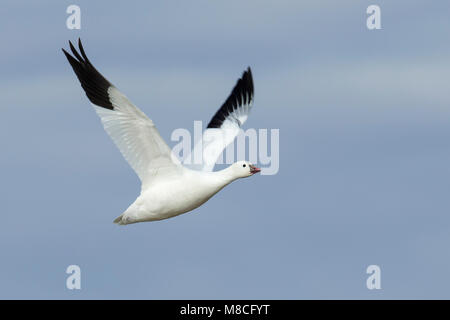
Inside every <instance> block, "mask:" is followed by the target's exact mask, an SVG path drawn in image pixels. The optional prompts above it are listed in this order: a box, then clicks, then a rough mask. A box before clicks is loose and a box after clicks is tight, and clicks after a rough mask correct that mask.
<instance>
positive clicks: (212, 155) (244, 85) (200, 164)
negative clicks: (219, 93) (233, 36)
mask: <svg viewBox="0 0 450 320" xmlns="http://www.w3.org/2000/svg"><path fill="white" fill-rule="evenodd" d="M253 97H254V87H253V78H252V72H251V70H250V67H249V68H247V70H246V71H245V72H244V73H243V74H242V77H241V78H240V79H239V80H238V81H237V83H236V85H235V87H234V88H233V90H232V91H231V93H230V95H229V97H228V98H227V100H226V101H225V102H224V104H223V105H222V106H221V107H220V108H219V110H218V111H217V112H216V114H215V115H214V116H213V117H212V119H211V121H210V122H209V124H208V126H207V129H206V130H205V131H204V132H203V136H202V139H201V140H200V141H199V142H197V143H196V145H195V147H194V149H193V151H192V153H191V154H190V155H188V156H187V157H186V158H185V159H184V164H185V165H186V166H188V167H190V168H192V169H196V170H203V171H212V170H213V168H214V165H215V163H216V161H217V159H218V158H219V156H220V154H221V153H222V152H223V150H225V148H226V147H227V146H228V145H229V144H230V143H232V142H233V140H234V139H235V138H236V136H237V135H238V133H239V129H240V128H241V127H242V125H243V124H244V123H245V121H247V118H248V115H249V113H250V110H251V108H252V106H253Z"/></svg>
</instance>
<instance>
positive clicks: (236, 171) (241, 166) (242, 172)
mask: <svg viewBox="0 0 450 320" xmlns="http://www.w3.org/2000/svg"><path fill="white" fill-rule="evenodd" d="M230 169H231V170H232V171H233V175H235V176H236V177H238V178H246V177H250V176H252V175H254V174H255V173H258V172H260V171H261V169H260V168H257V167H255V166H254V165H252V164H251V163H250V162H248V161H238V162H235V163H233V164H232V165H231V166H230Z"/></svg>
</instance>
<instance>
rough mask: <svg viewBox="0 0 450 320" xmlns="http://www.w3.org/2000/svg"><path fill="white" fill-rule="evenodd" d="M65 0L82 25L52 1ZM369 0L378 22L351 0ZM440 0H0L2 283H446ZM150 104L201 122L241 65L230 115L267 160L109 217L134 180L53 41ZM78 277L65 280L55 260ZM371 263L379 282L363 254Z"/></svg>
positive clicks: (384, 292)
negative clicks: (145, 215) (156, 204)
mask: <svg viewBox="0 0 450 320" xmlns="http://www.w3.org/2000/svg"><path fill="white" fill-rule="evenodd" d="M70 4H77V5H79V6H80V7H81V19H82V20H81V30H68V29H67V28H66V19H67V17H68V14H66V8H67V7H68V6H69V5H70ZM371 4H378V5H379V6H380V7H381V24H382V29H381V30H373V31H371V30H368V29H367V27H366V18H367V14H366V8H367V7H368V6H369V5H371ZM449 12H450V3H449V2H448V1H432V2H430V1H406V0H403V1H350V0H347V1H331V0H330V1H261V0H259V1H237V0H229V1H207V0H204V1H198V0H193V1H188V2H187V1H173V0H168V1H133V2H131V3H130V2H121V3H117V4H113V3H111V2H110V1H95V2H93V1H76V2H72V1H42V0H41V1H33V2H30V1H2V6H1V8H0V17H1V19H0V38H1V39H2V44H1V51H0V52H1V59H0V110H1V117H0V152H1V155H2V156H1V157H0V173H1V175H0V200H1V204H2V209H1V219H0V257H1V258H0V298H3V299H13V298H14V299H16V298H27V299H29V298H38V299H47V298H58V299H94V298H101V299H117V298H121V299H122V298H123V299H228V298H234V299H317V298H318V299H334V298H338V299H349V298H354V299H392V298H402V299H410V298H425V299H428V298H438V299H440V298H446V299H449V298H450V290H449V286H450V274H449V270H450V249H449V248H450V246H449V244H450V197H449V191H450V168H449V164H450V139H449V138H450V90H449V89H450V42H449V41H448V39H449V38H448V37H449V36H448V35H449V31H450V19H449V16H448V13H449ZM78 37H81V38H82V39H83V43H84V47H85V50H86V52H87V55H88V56H89V58H90V60H91V61H92V62H93V64H94V65H95V66H96V67H97V68H98V69H99V70H100V71H101V72H102V73H103V74H104V75H105V76H106V77H107V78H108V79H109V80H110V81H111V82H112V83H114V84H115V85H116V86H117V87H118V88H119V89H120V90H121V91H123V92H124V93H125V94H126V95H127V96H128V97H129V98H130V99H131V100H132V101H133V102H134V103H135V104H136V105H137V106H139V107H140V108H141V109H142V110H143V111H144V112H145V113H146V114H147V115H148V116H149V117H150V118H152V119H153V120H154V122H155V123H156V125H157V127H158V129H159V130H160V132H161V135H162V136H163V138H165V139H166V141H168V142H169V144H170V145H174V143H172V142H170V141H169V139H170V135H171V133H172V131H173V130H174V129H176V128H187V129H190V130H191V129H192V128H193V121H194V120H203V121H204V122H206V121H209V119H210V117H211V116H212V115H213V114H214V112H215V111H216V109H217V108H218V107H219V106H220V105H221V103H222V102H223V101H224V100H225V99H226V97H227V95H228V94H229V92H230V90H231V88H232V87H233V85H234V83H235V81H236V80H237V78H238V77H239V76H240V75H241V73H242V71H243V70H244V69H245V68H246V67H247V66H251V68H252V71H253V76H254V82H255V105H254V108H253V111H252V114H251V116H250V118H249V120H248V122H247V123H246V125H245V128H256V129H259V128H265V129H272V128H274V129H279V130H280V155H279V159H280V170H279V172H278V174H276V175H272V176H261V175H258V176H254V177H252V178H250V179H243V180H239V181H236V182H234V183H233V184H231V185H230V186H228V187H227V188H225V189H224V190H222V191H221V192H220V193H218V194H217V195H216V196H215V197H213V198H212V199H211V200H210V201H209V202H207V203H206V204H205V205H203V206H202V207H200V208H198V209H196V210H195V211H193V212H191V213H188V214H184V215H181V216H179V217H176V218H174V219H169V220H164V221H160V222H153V223H140V224H135V225H129V226H126V227H118V226H117V225H114V224H113V223H112V220H113V219H114V218H115V217H117V216H118V215H119V214H121V213H122V212H123V211H124V210H125V209H126V208H127V207H128V205H129V204H131V203H132V202H133V201H134V200H135V198H136V197H137V196H138V194H139V191H140V185H139V180H138V178H137V176H136V175H135V174H134V172H133V171H132V169H131V168H130V167H129V166H128V164H127V163H126V161H125V160H124V159H123V158H122V157H121V155H120V153H119V152H118V150H117V149H116V147H115V146H114V144H113V143H112V142H111V140H110V138H109V137H108V136H107V135H106V133H105V132H104V131H103V128H102V126H101V124H100V121H99V119H98V117H97V116H96V115H95V112H94V111H93V110H92V107H91V106H90V104H89V102H88V99H87V98H86V96H85V95H84V92H83V91H82V89H81V87H80V85H79V83H78V81H77V79H76V77H75V75H74V73H73V71H72V70H71V68H70V66H69V64H68V63H67V61H66V59H65V57H64V56H63V54H62V52H61V47H64V48H68V43H67V41H68V40H72V41H75V40H77V38H78ZM71 264H76V265H79V266H80V267H81V272H82V279H81V281H82V284H81V285H82V289H81V290H68V289H67V288H66V278H67V277H68V275H67V274H66V273H65V271H66V268H67V266H69V265H71ZM372 264H376V265H379V266H380V268H381V286H382V289H381V290H368V289H367V288H366V279H367V277H368V275H367V274H366V268H367V267H368V266H369V265H372Z"/></svg>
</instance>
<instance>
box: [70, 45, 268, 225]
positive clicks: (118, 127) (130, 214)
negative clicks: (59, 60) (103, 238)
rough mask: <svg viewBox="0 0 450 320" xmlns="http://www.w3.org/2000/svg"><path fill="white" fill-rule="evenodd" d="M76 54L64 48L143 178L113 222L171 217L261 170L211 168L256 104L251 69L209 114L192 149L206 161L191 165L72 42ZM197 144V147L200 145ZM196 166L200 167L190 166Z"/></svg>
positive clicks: (242, 163)
mask: <svg viewBox="0 0 450 320" xmlns="http://www.w3.org/2000/svg"><path fill="white" fill-rule="evenodd" d="M69 43H70V49H71V51H72V53H73V56H72V55H70V54H69V53H68V52H67V51H65V50H64V49H63V52H64V54H65V55H66V57H67V60H68V61H69V63H70V65H71V66H72V68H73V70H74V72H75V74H76V75H77V77H78V79H79V80H80V83H81V86H82V88H83V89H84V91H85V93H86V95H87V97H88V98H89V100H90V101H91V102H92V104H93V106H94V109H95V111H96V112H97V114H98V116H99V117H100V119H101V121H102V124H103V127H104V129H105V131H106V132H107V133H108V134H109V136H110V137H111V138H112V140H113V141H114V143H115V144H116V146H117V147H118V149H119V150H120V152H121V153H122V155H123V156H124V158H125V159H126V160H127V161H128V163H129V164H130V166H131V167H132V168H133V170H134V171H135V172H136V174H137V175H138V177H139V179H140V180H141V183H142V186H141V194H140V195H139V197H138V198H137V199H136V201H134V202H133V203H132V204H131V205H130V206H129V207H128V209H127V210H126V211H125V212H124V213H122V214H121V215H120V216H119V217H117V218H116V219H115V220H114V222H115V223H117V224H120V225H125V224H131V223H137V222H144V221H155V220H162V219H167V218H171V217H174V216H177V215H180V214H182V213H185V212H188V211H191V210H193V209H195V208H197V207H199V206H201V205H202V204H203V203H205V202H206V201H208V200H209V199H210V198H211V197H212V196H213V195H215V194H216V193H217V192H219V191H220V190H221V189H222V188H223V187H225V186H226V185H228V184H229V183H231V182H232V181H234V180H236V179H238V178H245V177H249V176H252V175H254V174H255V173H257V172H259V171H260V169H258V168H256V167H255V166H253V165H252V164H251V163H249V162H246V161H238V162H236V163H234V164H232V165H231V166H229V167H228V168H226V169H224V170H221V171H217V172H212V170H213V168H214V164H215V163H216V161H217V158H218V157H219V156H220V154H221V153H222V151H223V150H224V149H225V148H226V147H227V146H228V145H229V144H230V143H231V142H233V140H234V139H235V137H236V136H237V134H238V132H239V129H240V128H241V126H242V124H243V123H244V122H245V121H246V120H247V118H248V115H249V112H250V109H251V107H252V104H253V79H252V74H251V70H250V68H248V69H247V70H246V71H245V72H244V73H243V75H242V78H241V79H239V80H238V82H237V83H236V85H235V87H234V89H233V90H232V92H231V94H230V95H229V97H228V98H227V100H226V101H225V102H224V103H223V105H222V106H221V107H220V109H219V110H218V111H217V112H216V114H215V115H214V116H213V118H212V119H211V121H210V123H209V124H208V127H207V130H206V131H205V132H204V134H203V137H202V143H199V144H197V146H196V147H195V148H194V151H193V153H192V154H202V155H203V162H202V163H200V164H195V165H194V166H192V167H191V168H187V167H185V166H183V164H181V163H180V161H179V160H178V159H177V158H176V157H175V156H174V155H173V154H172V151H171V149H170V148H169V146H168V145H167V144H166V142H165V141H164V140H163V139H162V137H161V136H160V134H159V132H158V130H157V129H156V127H155V125H154V123H153V121H152V120H151V119H149V118H148V117H147V116H146V115H145V114H144V113H143V112H142V111H141V110H140V109H139V108H137V107H136V106H135V105H134V104H132V103H131V102H130V101H129V100H128V98H127V97H126V96H125V95H124V94H122V93H121V92H120V91H119V90H118V89H117V88H116V87H115V86H114V85H113V84H111V83H110V82H109V81H108V80H106V79H105V78H104V77H103V76H102V75H101V74H100V73H99V72H98V71H97V69H95V67H94V66H93V65H92V64H91V62H90V61H89V59H88V58H87V57H86V54H85V52H84V49H83V46H82V44H81V41H80V40H79V41H78V46H79V49H80V53H81V55H80V53H78V51H77V50H76V49H75V48H74V46H73V45H72V43H71V42H69ZM196 148H199V149H196ZM192 168H195V169H197V170H192Z"/></svg>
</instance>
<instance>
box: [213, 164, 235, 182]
mask: <svg viewBox="0 0 450 320" xmlns="http://www.w3.org/2000/svg"><path fill="white" fill-rule="evenodd" d="M214 174H215V175H216V176H217V177H218V179H219V180H220V181H221V182H222V183H223V184H224V185H227V184H229V183H231V182H233V181H234V180H236V179H237V177H236V175H235V174H234V173H233V170H232V169H231V166H229V167H228V168H225V169H223V170H220V171H216V172H214Z"/></svg>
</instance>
